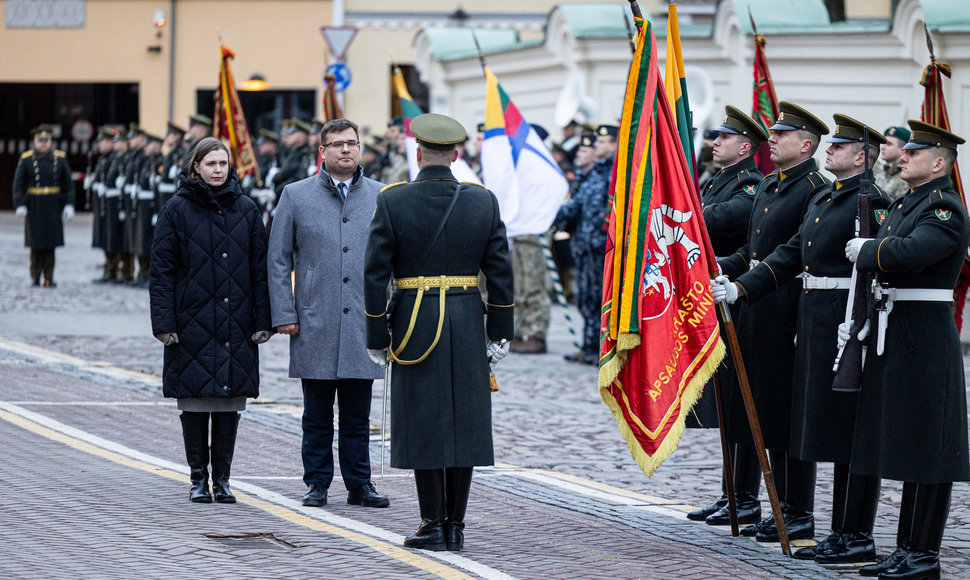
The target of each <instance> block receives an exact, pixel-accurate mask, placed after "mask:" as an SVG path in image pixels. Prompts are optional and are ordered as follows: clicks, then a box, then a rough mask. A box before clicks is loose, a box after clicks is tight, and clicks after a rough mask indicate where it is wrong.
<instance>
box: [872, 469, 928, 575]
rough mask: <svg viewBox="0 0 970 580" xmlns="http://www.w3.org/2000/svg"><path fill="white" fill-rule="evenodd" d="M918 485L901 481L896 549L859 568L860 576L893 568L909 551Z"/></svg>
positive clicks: (878, 573)
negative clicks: (879, 559)
mask: <svg viewBox="0 0 970 580" xmlns="http://www.w3.org/2000/svg"><path fill="white" fill-rule="evenodd" d="M917 487H918V485H917V484H915V483H912V482H903V499H902V505H900V506H899V525H898V526H897V527H896V550H895V551H893V553H892V554H890V555H889V557H888V558H886V559H885V560H883V561H882V562H879V563H877V564H870V565H869V566H863V567H862V568H859V574H861V575H862V576H879V575H880V574H882V573H883V572H885V571H886V570H889V569H891V568H895V567H896V565H897V564H899V563H900V562H902V561H903V559H904V558H906V554H908V553H909V545H910V537H911V536H912V530H913V510H914V509H915V507H916V490H917Z"/></svg>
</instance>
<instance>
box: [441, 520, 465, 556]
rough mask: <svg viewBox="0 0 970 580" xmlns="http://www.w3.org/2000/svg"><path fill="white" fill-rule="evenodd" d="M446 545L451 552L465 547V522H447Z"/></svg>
mask: <svg viewBox="0 0 970 580" xmlns="http://www.w3.org/2000/svg"><path fill="white" fill-rule="evenodd" d="M445 546H446V547H447V548H448V551H449V552H458V551H459V550H461V549H462V548H464V547H465V522H452V521H447V522H445Z"/></svg>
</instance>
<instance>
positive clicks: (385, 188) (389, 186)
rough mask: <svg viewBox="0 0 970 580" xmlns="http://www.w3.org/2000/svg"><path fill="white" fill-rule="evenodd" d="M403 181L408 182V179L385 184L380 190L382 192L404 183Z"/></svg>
mask: <svg viewBox="0 0 970 580" xmlns="http://www.w3.org/2000/svg"><path fill="white" fill-rule="evenodd" d="M405 183H410V182H408V181H398V182H397V183H392V184H390V185H385V186H384V187H383V188H382V189H381V191H382V192H383V191H387V190H388V189H391V188H392V187H397V186H399V185H404V184H405Z"/></svg>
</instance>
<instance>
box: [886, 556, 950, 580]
mask: <svg viewBox="0 0 970 580" xmlns="http://www.w3.org/2000/svg"><path fill="white" fill-rule="evenodd" d="M879 578H887V579H890V578H891V579H892V580H939V578H940V553H939V552H928V551H923V550H912V551H909V552H907V553H906V557H904V558H903V559H902V560H901V561H900V562H899V563H898V564H896V565H895V566H893V567H892V568H890V569H888V570H885V571H883V572H882V573H881V574H879Z"/></svg>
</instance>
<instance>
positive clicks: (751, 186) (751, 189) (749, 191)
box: [744, 185, 755, 195]
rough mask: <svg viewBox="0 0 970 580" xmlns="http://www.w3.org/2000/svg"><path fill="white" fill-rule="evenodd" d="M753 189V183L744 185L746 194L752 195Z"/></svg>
mask: <svg viewBox="0 0 970 580" xmlns="http://www.w3.org/2000/svg"><path fill="white" fill-rule="evenodd" d="M754 190H755V187H754V186H753V185H745V186H744V192H745V193H747V194H748V195H754Z"/></svg>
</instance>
